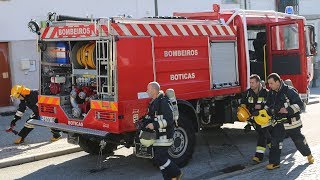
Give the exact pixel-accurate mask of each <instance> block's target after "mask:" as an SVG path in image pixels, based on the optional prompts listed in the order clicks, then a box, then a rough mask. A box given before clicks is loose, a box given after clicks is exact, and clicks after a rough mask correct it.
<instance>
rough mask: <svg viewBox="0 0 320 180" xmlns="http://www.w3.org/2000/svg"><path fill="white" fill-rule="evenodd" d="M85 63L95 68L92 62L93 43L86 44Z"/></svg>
mask: <svg viewBox="0 0 320 180" xmlns="http://www.w3.org/2000/svg"><path fill="white" fill-rule="evenodd" d="M86 50H87V55H88V56H87V65H88V66H89V67H90V68H92V69H95V68H96V65H95V63H94V57H93V55H94V53H93V52H94V50H95V43H92V44H90V45H89V46H87V49H86Z"/></svg>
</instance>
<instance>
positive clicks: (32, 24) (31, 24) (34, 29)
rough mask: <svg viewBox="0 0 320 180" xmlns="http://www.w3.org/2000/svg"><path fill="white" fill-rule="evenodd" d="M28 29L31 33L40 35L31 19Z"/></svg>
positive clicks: (37, 25) (38, 29)
mask: <svg viewBox="0 0 320 180" xmlns="http://www.w3.org/2000/svg"><path fill="white" fill-rule="evenodd" d="M28 28H29V29H30V31H31V32H33V33H36V34H38V35H40V26H39V24H38V23H37V22H36V21H35V20H34V19H31V21H29V23H28Z"/></svg>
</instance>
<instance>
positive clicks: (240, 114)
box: [237, 106, 251, 122]
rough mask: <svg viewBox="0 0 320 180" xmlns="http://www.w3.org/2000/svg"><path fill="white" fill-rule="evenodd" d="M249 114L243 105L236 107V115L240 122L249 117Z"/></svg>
mask: <svg viewBox="0 0 320 180" xmlns="http://www.w3.org/2000/svg"><path fill="white" fill-rule="evenodd" d="M250 116H251V114H250V112H249V111H248V109H247V108H246V107H244V106H240V107H238V112H237V117H238V120H239V121H241V122H245V121H247V120H248V119H249V118H250Z"/></svg>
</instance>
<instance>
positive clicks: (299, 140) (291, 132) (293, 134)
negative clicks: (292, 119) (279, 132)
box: [286, 127, 311, 156]
mask: <svg viewBox="0 0 320 180" xmlns="http://www.w3.org/2000/svg"><path fill="white" fill-rule="evenodd" d="M286 133H287V135H288V136H289V137H290V138H291V139H292V141H293V142H294V144H295V145H296V147H297V149H298V151H299V152H300V153H301V154H302V155H303V156H309V155H310V154H311V150H310V148H309V145H308V143H307V140H306V138H305V137H304V135H303V134H302V133H301V127H297V128H293V129H288V130H286Z"/></svg>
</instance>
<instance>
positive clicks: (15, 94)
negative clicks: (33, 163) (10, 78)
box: [10, 85, 61, 144]
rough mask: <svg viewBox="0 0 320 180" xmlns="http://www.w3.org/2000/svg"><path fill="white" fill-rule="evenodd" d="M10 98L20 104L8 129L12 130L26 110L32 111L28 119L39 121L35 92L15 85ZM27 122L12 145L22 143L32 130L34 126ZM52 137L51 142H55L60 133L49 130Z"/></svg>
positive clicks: (36, 94)
mask: <svg viewBox="0 0 320 180" xmlns="http://www.w3.org/2000/svg"><path fill="white" fill-rule="evenodd" d="M11 98H13V99H19V100H20V104H19V107H18V110H17V112H16V114H15V116H14V118H13V120H12V121H11V123H10V128H11V129H13V128H14V126H15V125H16V122H17V121H18V120H20V119H21V117H22V116H23V114H24V112H25V110H26V108H27V107H28V108H29V109H31V110H32V112H33V113H32V114H31V115H30V118H29V119H28V120H30V119H39V110H38V105H37V103H38V91H37V90H30V89H29V88H26V87H25V86H23V85H15V86H13V87H12V89H11ZM28 120H27V121H26V123H25V124H24V127H23V128H22V130H21V131H20V132H19V133H18V136H20V137H18V138H17V139H16V140H15V141H14V143H15V144H20V143H23V142H24V140H25V138H26V137H27V135H28V134H29V133H30V132H31V131H32V130H33V128H34V126H33V125H31V124H29V123H28ZM51 132H52V134H53V137H52V138H51V141H52V142H53V141H57V140H59V139H60V138H61V134H60V132H58V131H56V130H51Z"/></svg>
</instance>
